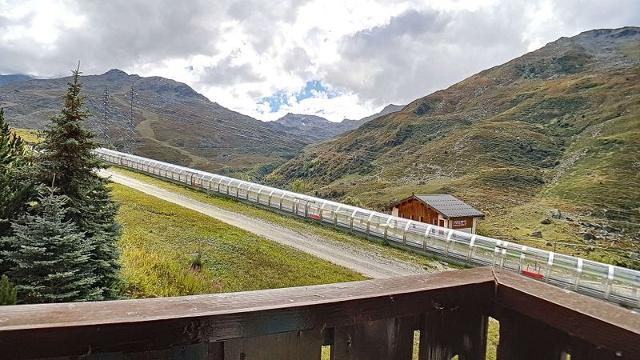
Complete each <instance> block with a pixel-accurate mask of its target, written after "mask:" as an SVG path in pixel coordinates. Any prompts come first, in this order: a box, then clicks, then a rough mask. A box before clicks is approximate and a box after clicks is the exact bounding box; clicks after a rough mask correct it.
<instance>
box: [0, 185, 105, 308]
mask: <svg viewBox="0 0 640 360" xmlns="http://www.w3.org/2000/svg"><path fill="white" fill-rule="evenodd" d="M38 194H39V195H38V201H37V203H36V204H35V205H34V206H33V208H32V209H31V211H30V214H29V215H26V216H24V217H22V218H20V219H18V220H17V221H15V222H13V224H12V228H13V231H14V236H12V237H11V238H9V239H8V241H10V242H12V244H11V245H12V248H13V249H14V250H12V251H9V252H8V255H9V257H10V258H11V259H13V261H14V262H15V266H14V268H13V269H12V270H11V271H10V272H9V276H10V277H11V279H12V280H13V281H15V282H16V283H17V285H16V289H17V291H18V299H19V300H20V301H21V302H25V303H50V302H66V301H83V300H95V299H97V298H100V295H101V294H100V293H101V292H100V289H96V287H95V283H96V277H95V276H94V274H93V268H92V264H91V260H90V255H91V250H92V245H91V244H90V243H89V241H87V239H85V237H84V236H83V235H84V234H83V233H82V232H79V231H78V229H77V227H76V225H75V224H74V223H73V222H72V221H70V220H66V219H65V218H66V212H67V208H66V204H67V202H68V198H67V197H66V196H64V195H56V194H55V193H54V190H53V189H51V188H47V187H45V186H41V187H39V188H38Z"/></svg>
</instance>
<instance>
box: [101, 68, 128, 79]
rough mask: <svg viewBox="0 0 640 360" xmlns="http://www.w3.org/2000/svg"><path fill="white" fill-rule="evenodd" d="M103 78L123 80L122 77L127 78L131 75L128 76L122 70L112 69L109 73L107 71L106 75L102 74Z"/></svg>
mask: <svg viewBox="0 0 640 360" xmlns="http://www.w3.org/2000/svg"><path fill="white" fill-rule="evenodd" d="M102 75H103V76H107V77H109V78H112V79H113V78H122V77H127V76H129V74H127V73H126V72H124V71H122V70H120V69H111V70H109V71H107V72H106V73H104V74H102Z"/></svg>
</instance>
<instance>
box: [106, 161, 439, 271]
mask: <svg viewBox="0 0 640 360" xmlns="http://www.w3.org/2000/svg"><path fill="white" fill-rule="evenodd" d="M101 175H102V176H105V177H110V179H111V181H113V182H116V183H119V184H122V185H125V186H127V187H130V188H132V189H135V190H138V191H141V192H143V193H145V194H148V195H151V196H155V197H157V198H159V199H162V200H166V201H169V202H172V203H174V204H177V205H180V206H183V207H185V208H187V209H191V210H194V211H197V212H199V213H202V214H204V215H207V216H210V217H212V218H215V219H218V220H220V221H222V222H224V223H227V224H229V225H232V226H235V227H238V228H240V229H243V230H246V231H249V232H251V233H254V234H256V235H259V236H262V237H264V238H267V239H269V240H271V241H275V242H277V243H280V244H283V245H287V246H291V247H293V248H295V249H298V250H300V251H303V252H306V253H308V254H311V255H314V256H316V257H318V258H320V259H324V260H327V261H330V262H332V263H334V264H337V265H341V266H344V267H346V268H349V269H351V270H353V271H356V272H358V273H360V274H362V275H364V276H367V277H370V278H374V279H380V278H389V277H395V276H404V275H413V274H421V273H426V272H427V271H426V270H424V269H422V268H420V267H419V266H417V265H415V264H412V263H407V262H403V261H400V260H397V259H393V258H389V257H386V256H383V255H381V254H379V253H376V252H373V251H369V250H365V249H360V248H356V247H353V246H349V245H347V244H344V243H341V242H338V241H335V240H331V239H328V238H325V237H320V236H317V235H314V234H310V233H306V232H299V231H295V230H292V229H288V228H285V227H282V226H280V225H277V224H273V223H271V222H267V221H263V220H260V219H256V218H252V217H249V216H246V215H242V214H238V213H235V212H232V211H229V210H225V209H222V208H219V207H217V206H213V205H210V204H206V203H203V202H200V201H197V200H194V199H192V198H189V197H187V196H183V195H180V194H176V193H174V192H172V191H169V190H165V189H162V188H160V187H157V186H154V185H150V184H148V183H145V182H143V181H140V180H137V179H134V178H131V177H128V176H125V175H121V174H118V173H115V172H112V171H109V170H102V171H101Z"/></svg>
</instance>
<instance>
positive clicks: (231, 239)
mask: <svg viewBox="0 0 640 360" xmlns="http://www.w3.org/2000/svg"><path fill="white" fill-rule="evenodd" d="M112 188H113V196H114V198H115V199H116V200H117V201H118V202H120V203H121V204H122V205H121V208H120V212H119V215H118V221H119V222H120V223H121V224H122V225H123V227H124V234H123V236H122V238H121V240H120V247H121V249H122V262H123V271H122V273H123V278H124V280H125V283H126V289H127V293H128V294H129V295H131V296H132V297H156V296H178V295H188V294H199V293H219V292H232V291H243V290H254V289H268V288H279V287H290V286H300V285H314V284H324V283H333V282H342V281H353V280H361V279H364V277H363V276H361V275H359V274H356V273H354V272H352V271H350V270H348V269H345V268H343V267H340V266H337V265H334V264H331V263H329V262H326V261H324V260H320V259H318V258H315V257H313V256H311V255H308V254H305V253H302V252H300V251H297V250H294V249H292V248H289V247H286V246H282V245H279V244H276V243H274V242H271V241H268V240H266V239H264V238H261V237H258V236H256V235H253V234H251V233H248V232H246V231H244V230H241V229H238V228H234V227H232V226H229V225H226V224H224V223H222V222H219V221H216V220H215V219H212V218H210V217H208V216H206V215H202V214H199V213H197V212H194V211H192V210H188V209H185V208H182V207H180V206H177V205H174V204H171V203H168V202H165V201H162V200H159V199H157V198H154V197H152V196H149V195H146V194H143V193H141V192H138V191H135V190H132V189H129V188H127V187H124V186H121V185H118V184H113V185H112ZM198 251H201V252H202V261H203V266H202V270H201V271H200V272H196V271H192V270H190V265H191V261H192V259H193V256H194V254H195V253H197V252H198Z"/></svg>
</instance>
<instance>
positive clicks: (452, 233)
mask: <svg viewBox="0 0 640 360" xmlns="http://www.w3.org/2000/svg"><path fill="white" fill-rule="evenodd" d="M96 153H97V154H98V156H99V157H100V158H102V159H103V160H105V161H106V162H108V163H111V164H115V165H118V166H122V167H124V168H129V169H133V170H137V171H140V172H143V173H146V174H149V175H153V176H156V177H159V178H163V179H168V180H171V181H175V182H178V183H181V184H184V185H187V186H190V187H194V188H197V189H201V190H203V191H205V192H207V193H216V194H222V195H226V196H230V197H233V198H237V199H240V200H243V201H247V202H251V203H254V204H258V205H261V206H264V207H266V208H269V209H272V210H277V211H280V212H287V213H290V214H292V215H295V216H299V217H303V218H306V219H311V220H315V221H318V222H322V223H326V224H329V225H333V226H336V227H339V228H342V229H346V230H350V231H354V232H358V233H360V234H363V235H366V236H370V237H376V238H380V239H384V240H385V241H387V242H389V243H390V244H392V245H396V246H401V247H405V248H409V249H411V250H413V251H416V252H419V253H424V254H428V255H431V256H433V255H436V256H439V257H442V258H444V259H446V260H448V261H453V262H456V263H459V264H463V265H467V266H493V267H496V268H500V269H507V270H510V271H513V272H517V273H519V274H521V275H524V276H528V277H531V278H534V279H538V280H540V281H543V282H546V283H549V284H553V285H556V286H559V287H561V288H564V289H570V290H573V291H576V292H579V293H583V294H586V295H589V296H592V297H595V298H599V299H604V300H607V301H611V302H614V303H618V304H621V305H624V306H627V307H632V308H640V271H637V270H633V269H627V268H623V267H619V266H614V265H610V264H604V263H600V262H596V261H591V260H587V259H582V258H578V257H574V256H569V255H564V254H560V253H555V252H551V251H546V250H542V249H537V248H533V247H529V246H524V245H520V244H516V243H512V242H509V241H504V240H498V239H493V238H490V237H486V236H481V235H475V234H469V233H466V232H462V231H457V230H453V229H448V228H443V227H439V226H436V225H429V224H425V223H422V222H417V221H412V220H409V219H403V218H399V217H396V216H392V215H388V214H384V213H380V212H376V211H372V210H367V209H363V208H359V207H355V206H351V205H346V204H341V203H338V202H334V201H329V200H324V199H320V198H316V197H312V196H308V195H304V194H298V193H294V192H291V191H287V190H282V189H277V188H273V187H269V186H265V185H260V184H256V183H252V182H247V181H243V180H238V179H234V178H230V177H226V176H222V175H217V174H212V173H208V172H205V171H201V170H196V169H190V168H187V167H183V166H179V165H174V164H169V163H166V162H162V161H157V160H153V159H148V158H144V157H140V156H136V155H131V154H126V153H121V152H118V151H114V150H109V149H98V150H96Z"/></svg>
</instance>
